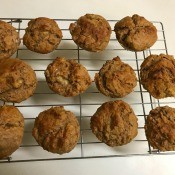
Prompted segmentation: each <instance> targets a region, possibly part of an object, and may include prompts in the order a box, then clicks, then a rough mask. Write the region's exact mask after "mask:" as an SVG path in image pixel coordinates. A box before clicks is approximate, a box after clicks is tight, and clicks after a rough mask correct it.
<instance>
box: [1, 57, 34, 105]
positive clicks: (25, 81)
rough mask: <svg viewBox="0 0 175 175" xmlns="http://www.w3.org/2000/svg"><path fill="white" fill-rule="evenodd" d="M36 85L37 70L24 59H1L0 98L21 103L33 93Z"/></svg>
mask: <svg viewBox="0 0 175 175" xmlns="http://www.w3.org/2000/svg"><path fill="white" fill-rule="evenodd" d="M36 85H37V79H36V75H35V72H34V70H33V69H32V68H31V67H30V66H29V65H28V64H26V63H25V62H24V61H22V60H20V59H16V58H15V59H13V58H7V59H1V60H0V100H2V101H5V102H17V103H20V102H21V101H23V100H26V99H27V98H29V97H30V96H32V95H33V93H34V91H35V88H36Z"/></svg>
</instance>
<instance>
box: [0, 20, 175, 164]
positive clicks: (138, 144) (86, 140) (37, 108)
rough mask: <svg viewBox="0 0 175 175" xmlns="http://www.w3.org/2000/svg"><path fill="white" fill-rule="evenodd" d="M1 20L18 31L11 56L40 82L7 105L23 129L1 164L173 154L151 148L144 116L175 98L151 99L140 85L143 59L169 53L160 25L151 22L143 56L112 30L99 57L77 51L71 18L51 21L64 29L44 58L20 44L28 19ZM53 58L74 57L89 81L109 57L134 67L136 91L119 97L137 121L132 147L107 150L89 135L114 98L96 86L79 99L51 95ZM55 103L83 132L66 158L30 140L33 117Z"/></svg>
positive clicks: (111, 21) (168, 103)
mask: <svg viewBox="0 0 175 175" xmlns="http://www.w3.org/2000/svg"><path fill="white" fill-rule="evenodd" d="M1 20H4V21H6V22H9V23H11V24H12V25H13V26H14V27H15V28H16V29H17V31H18V32H19V34H20V38H21V45H20V47H19V49H18V51H17V52H16V53H15V54H14V55H13V57H14V58H16V57H18V58H20V59H22V60H24V61H26V62H27V63H28V64H30V65H31V66H32V67H33V69H34V70H35V72H36V75H37V78H38V86H37V89H36V92H35V93H34V95H33V96H32V97H31V98H29V99H28V100H26V101H24V102H21V103H19V104H18V103H6V104H8V105H14V106H16V107H18V109H19V110H20V111H21V112H22V113H23V115H24V117H25V131H24V138H23V141H22V144H21V146H20V148H19V149H18V150H17V151H16V152H14V153H13V154H12V155H11V156H10V157H8V158H6V159H3V160H0V163H9V162H27V161H45V160H59V159H83V158H100V157H120V156H137V155H151V154H174V152H164V153H162V152H160V151H159V150H153V149H152V148H151V146H150V145H149V144H148V142H147V140H146V137H145V133H144V123H145V118H146V116H147V115H148V114H149V111H150V110H151V109H153V108H155V107H156V106H164V105H169V106H172V107H173V106H174V103H175V101H174V99H173V98H166V99H162V100H156V99H154V98H153V97H152V96H150V94H149V93H148V92H147V91H145V90H144V89H143V87H142V85H141V84H140V78H139V69H140V64H141V63H142V61H143V60H144V59H145V58H146V57H147V56H148V55H150V54H160V53H165V54H167V53H168V52H167V46H166V39H165V33H164V28H163V24H162V23H161V22H156V21H153V24H154V25H155V26H156V28H157V30H158V40H157V42H156V43H155V44H154V46H153V47H152V48H150V49H149V50H146V51H143V52H130V51H126V50H125V49H123V48H122V47H121V46H120V44H119V43H118V42H117V40H116V39H115V34H114V31H113V32H112V35H111V39H110V42H109V45H108V47H107V48H106V50H105V51H103V52H100V53H91V52H87V51H84V50H82V49H81V48H79V47H77V46H76V44H75V43H74V42H73V41H72V39H71V35H70V33H69V30H68V28H69V25H70V23H71V22H74V21H76V20H75V19H55V21H56V22H57V23H58V25H59V26H60V28H61V29H62V32H63V39H62V41H61V44H60V45H59V46H58V48H57V49H56V50H55V51H54V52H52V53H50V54H46V55H42V54H38V53H34V52H31V51H29V50H28V49H27V48H26V47H25V46H24V45H23V44H22V37H23V35H24V32H25V28H26V27H27V23H28V22H29V20H30V19H23V18H20V19H16V18H13V19H12V18H10V19H9V18H1ZM108 21H109V23H110V25H111V27H112V28H114V25H115V23H116V22H117V20H108ZM57 56H63V57H66V58H73V59H76V60H77V61H78V62H79V63H81V64H83V65H84V66H85V67H86V68H87V70H88V71H89V73H90V75H91V77H92V79H93V77H94V75H95V73H96V72H98V70H99V69H100V68H101V66H102V65H103V64H104V63H105V62H106V60H109V59H112V58H114V57H116V56H119V57H120V58H121V60H122V61H124V62H126V63H128V64H129V65H131V66H132V67H133V69H134V71H135V72H136V75H137V78H138V83H137V87H136V88H135V89H134V92H132V93H131V94H129V95H128V96H126V97H125V98H122V100H124V101H125V102H127V103H129V104H130V105H131V107H132V108H133V110H134V112H135V114H136V115H137V117H138V135H137V137H136V138H135V139H134V140H133V141H132V142H131V143H129V144H127V145H124V146H119V147H114V148H111V147H108V146H106V145H105V144H104V143H101V142H99V141H98V140H97V138H96V137H95V136H94V135H93V134H92V132H91V130H90V117H91V116H92V115H93V114H94V113H95V111H96V110H97V108H98V107H99V106H100V105H101V104H102V103H104V102H106V101H110V100H116V99H111V98H109V97H105V96H104V95H102V94H101V93H99V92H98V90H97V89H96V87H95V85H94V82H93V83H92V85H91V86H90V88H89V89H88V90H87V91H86V92H85V93H83V94H81V95H79V96H77V97H72V98H65V97H62V96H59V95H57V94H54V93H53V92H52V91H50V89H49V88H48V86H47V84H46V81H45V77H44V70H45V69H46V67H47V65H48V64H49V63H51V62H52V61H53V59H55V58H56V57H57ZM0 104H1V105H3V104H4V103H3V102H0ZM59 105H62V106H64V107H65V109H66V110H70V111H72V112H74V113H75V115H76V116H77V118H78V119H79V122H80V128H81V137H80V140H79V142H78V144H77V146H76V147H75V148H74V149H73V150H72V151H71V152H70V153H67V154H64V155H58V154H53V153H49V152H47V151H45V150H43V149H42V148H41V147H40V146H39V145H38V144H37V142H36V141H35V140H34V138H33V137H32V128H33V124H34V120H35V118H36V116H37V115H38V114H39V113H40V112H41V111H43V110H46V109H48V108H50V107H52V106H59Z"/></svg>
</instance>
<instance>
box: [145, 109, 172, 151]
mask: <svg viewBox="0 0 175 175" xmlns="http://www.w3.org/2000/svg"><path fill="white" fill-rule="evenodd" d="M145 133H146V137H147V139H148V142H149V143H150V145H151V146H152V147H153V148H154V149H159V150H160V151H174V150H175V108H171V107H169V106H163V107H157V108H155V109H153V110H151V111H150V113H149V115H148V117H147V119H146V122H145Z"/></svg>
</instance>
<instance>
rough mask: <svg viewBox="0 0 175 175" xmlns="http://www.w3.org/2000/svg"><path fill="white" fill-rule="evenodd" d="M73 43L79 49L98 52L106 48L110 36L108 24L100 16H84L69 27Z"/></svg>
mask: <svg viewBox="0 0 175 175" xmlns="http://www.w3.org/2000/svg"><path fill="white" fill-rule="evenodd" d="M69 30H70V33H71V35H72V39H73V41H74V42H75V43H76V44H77V45H78V46H80V47H81V48H83V49H85V50H88V51H92V52H99V51H102V50H104V49H105V48H106V46H107V45H108V43H109V39H110V35H111V27H110V25H109V23H108V22H107V21H106V19H105V18H103V17H102V16H100V15H95V14H86V15H84V16H81V17H80V18H79V19H78V20H77V22H75V23H71V24H70V27H69Z"/></svg>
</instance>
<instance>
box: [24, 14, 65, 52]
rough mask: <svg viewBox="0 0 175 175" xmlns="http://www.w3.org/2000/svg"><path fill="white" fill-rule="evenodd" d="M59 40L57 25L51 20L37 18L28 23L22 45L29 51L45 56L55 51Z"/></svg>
mask: <svg viewBox="0 0 175 175" xmlns="http://www.w3.org/2000/svg"><path fill="white" fill-rule="evenodd" d="M61 39H62V32H61V30H60V28H59V26H58V24H57V23H56V22H55V21H54V20H53V19H49V18H46V17H39V18H36V19H32V20H31V21H29V23H28V27H27V28H26V32H25V34H24V37H23V43H24V45H25V46H26V47H27V48H28V49H29V50H31V51H34V52H38V53H42V54H46V53H49V52H52V51H53V50H55V49H56V48H57V46H58V45H59V43H60V41H61Z"/></svg>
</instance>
